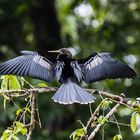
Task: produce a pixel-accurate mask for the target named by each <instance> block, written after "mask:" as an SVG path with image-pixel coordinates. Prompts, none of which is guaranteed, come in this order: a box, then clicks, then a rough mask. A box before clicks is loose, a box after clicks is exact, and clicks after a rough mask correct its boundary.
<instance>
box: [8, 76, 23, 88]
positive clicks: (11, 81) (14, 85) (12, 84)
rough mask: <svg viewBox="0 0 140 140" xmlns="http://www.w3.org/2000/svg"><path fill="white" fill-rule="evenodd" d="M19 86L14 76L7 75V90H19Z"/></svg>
mask: <svg viewBox="0 0 140 140" xmlns="http://www.w3.org/2000/svg"><path fill="white" fill-rule="evenodd" d="M20 89H21V86H20V83H19V81H18V80H17V77H16V76H13V75H9V90H20Z"/></svg>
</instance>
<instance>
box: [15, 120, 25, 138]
mask: <svg viewBox="0 0 140 140" xmlns="http://www.w3.org/2000/svg"><path fill="white" fill-rule="evenodd" d="M19 132H20V133H22V134H23V135H25V134H27V128H24V124H23V123H21V122H18V121H16V122H15V127H14V133H15V134H17V133H19Z"/></svg>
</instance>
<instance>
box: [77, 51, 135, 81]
mask: <svg viewBox="0 0 140 140" xmlns="http://www.w3.org/2000/svg"><path fill="white" fill-rule="evenodd" d="M79 64H80V66H81V68H82V70H83V72H84V77H83V80H84V81H85V82H87V83H90V82H95V81H100V80H103V79H116V78H134V77H135V76H136V73H135V72H134V70H133V69H132V68H130V67H129V66H127V65H126V64H123V63H121V62H119V61H117V60H115V59H113V58H111V57H110V54H109V53H94V54H92V55H91V56H90V57H88V58H86V59H83V60H82V61H79Z"/></svg>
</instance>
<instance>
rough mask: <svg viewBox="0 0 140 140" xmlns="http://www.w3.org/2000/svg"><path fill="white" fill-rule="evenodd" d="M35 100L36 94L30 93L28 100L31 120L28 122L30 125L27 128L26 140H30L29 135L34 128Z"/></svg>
mask: <svg viewBox="0 0 140 140" xmlns="http://www.w3.org/2000/svg"><path fill="white" fill-rule="evenodd" d="M35 100H36V94H35V92H32V93H31V98H30V102H31V120H30V124H29V125H28V126H29V133H28V135H27V140H31V135H32V132H33V130H34V128H35V112H36V105H35Z"/></svg>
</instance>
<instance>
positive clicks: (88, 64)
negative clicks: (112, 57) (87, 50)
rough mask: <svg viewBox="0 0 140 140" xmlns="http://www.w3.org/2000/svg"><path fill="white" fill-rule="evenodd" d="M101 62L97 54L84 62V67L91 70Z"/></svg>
mask: <svg viewBox="0 0 140 140" xmlns="http://www.w3.org/2000/svg"><path fill="white" fill-rule="evenodd" d="M102 62H103V59H102V58H101V57H100V56H99V55H97V56H95V57H93V58H91V59H90V60H89V61H87V62H86V63H85V65H86V69H88V70H91V69H93V68H94V67H96V66H98V65H99V64H101V63H102Z"/></svg>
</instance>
